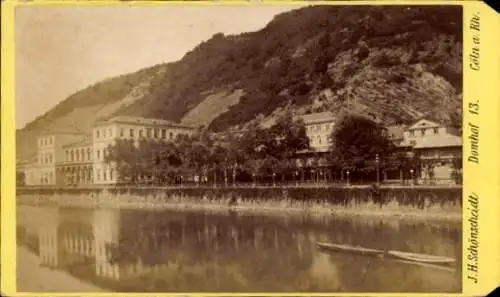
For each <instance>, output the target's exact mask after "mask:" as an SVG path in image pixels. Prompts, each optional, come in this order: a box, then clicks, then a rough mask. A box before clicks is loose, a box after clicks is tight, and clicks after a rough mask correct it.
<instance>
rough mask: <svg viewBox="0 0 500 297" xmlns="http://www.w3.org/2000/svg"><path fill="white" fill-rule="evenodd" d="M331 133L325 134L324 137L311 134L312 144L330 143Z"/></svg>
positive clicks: (310, 140)
mask: <svg viewBox="0 0 500 297" xmlns="http://www.w3.org/2000/svg"><path fill="white" fill-rule="evenodd" d="M329 137H330V136H329V135H325V136H324V137H321V135H317V136H309V142H310V144H312V145H314V144H319V145H321V144H330V143H331V141H330V139H329Z"/></svg>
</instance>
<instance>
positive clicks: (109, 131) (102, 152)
mask: <svg viewBox="0 0 500 297" xmlns="http://www.w3.org/2000/svg"><path fill="white" fill-rule="evenodd" d="M194 132H195V128H194V127H192V126H187V125H180V124H176V123H172V122H170V121H165V120H160V119H148V118H142V117H130V116H117V117H114V118H111V119H109V120H106V121H102V122H99V123H97V124H96V125H95V126H94V128H93V132H92V143H93V151H94V156H93V158H94V159H93V176H94V183H95V184H115V183H117V182H118V180H119V178H118V175H117V174H116V168H115V165H114V164H110V163H108V162H106V155H107V154H108V153H109V152H108V148H109V147H110V146H112V145H113V144H114V143H115V140H117V139H132V140H134V142H135V144H136V145H137V144H138V143H139V141H140V140H142V139H152V140H158V141H174V140H175V139H176V138H177V136H178V135H190V134H192V133H194Z"/></svg>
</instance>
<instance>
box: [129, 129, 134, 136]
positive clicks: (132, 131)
mask: <svg viewBox="0 0 500 297" xmlns="http://www.w3.org/2000/svg"><path fill="white" fill-rule="evenodd" d="M130 137H132V138H134V129H130Z"/></svg>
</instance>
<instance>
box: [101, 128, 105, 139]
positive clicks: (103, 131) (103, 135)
mask: <svg viewBox="0 0 500 297" xmlns="http://www.w3.org/2000/svg"><path fill="white" fill-rule="evenodd" d="M102 137H103V138H106V129H104V130H102Z"/></svg>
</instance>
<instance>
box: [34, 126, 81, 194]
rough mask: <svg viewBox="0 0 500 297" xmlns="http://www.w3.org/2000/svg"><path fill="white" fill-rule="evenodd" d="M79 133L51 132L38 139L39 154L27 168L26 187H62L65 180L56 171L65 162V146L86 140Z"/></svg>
mask: <svg viewBox="0 0 500 297" xmlns="http://www.w3.org/2000/svg"><path fill="white" fill-rule="evenodd" d="M87 137H88V135H87V134H85V133H82V132H79V131H50V132H45V133H43V134H41V135H40V136H39V137H38V139H37V153H36V157H35V158H34V160H31V162H30V163H29V164H27V165H26V166H25V167H26V169H25V181H26V185H60V184H63V182H64V180H63V179H62V178H61V176H60V175H59V174H57V171H56V165H57V164H60V163H62V162H64V161H65V160H64V158H65V155H64V146H65V145H67V144H69V143H72V142H78V141H82V140H84V139H86V138H87Z"/></svg>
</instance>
